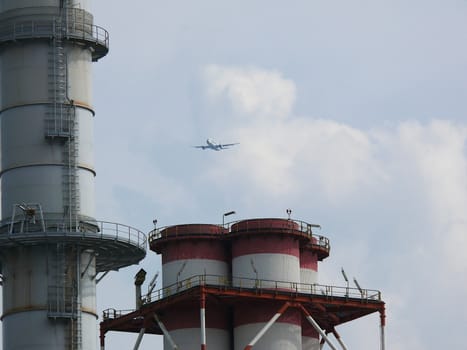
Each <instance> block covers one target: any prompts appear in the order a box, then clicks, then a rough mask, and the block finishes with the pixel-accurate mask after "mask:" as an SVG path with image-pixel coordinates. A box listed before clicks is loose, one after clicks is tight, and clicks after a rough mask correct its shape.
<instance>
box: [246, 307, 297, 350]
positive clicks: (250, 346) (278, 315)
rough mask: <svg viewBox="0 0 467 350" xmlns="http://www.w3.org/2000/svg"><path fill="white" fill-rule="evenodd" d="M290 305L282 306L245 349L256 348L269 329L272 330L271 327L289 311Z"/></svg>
mask: <svg viewBox="0 0 467 350" xmlns="http://www.w3.org/2000/svg"><path fill="white" fill-rule="evenodd" d="M289 305H290V304H289V303H288V302H287V303H285V304H284V305H282V307H281V308H280V309H279V310H278V311H277V313H276V314H275V315H274V316H273V317H272V318H271V319H270V320H269V322H268V323H266V325H265V326H264V327H263V328H262V329H261V330H260V331H259V332H258V334H256V336H255V337H254V338H253V340H252V341H250V343H249V344H248V345H247V346H246V347H245V350H250V349H251V348H252V347H253V346H255V344H256V343H257V342H258V340H260V339H261V337H262V336H263V335H264V333H266V332H267V331H268V329H269V328H271V326H272V325H273V324H274V322H276V321H277V319H278V318H279V317H281V316H282V314H283V313H284V312H285V310H287V308H288V307H289Z"/></svg>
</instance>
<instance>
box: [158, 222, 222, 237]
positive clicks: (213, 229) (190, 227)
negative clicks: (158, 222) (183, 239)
mask: <svg viewBox="0 0 467 350" xmlns="http://www.w3.org/2000/svg"><path fill="white" fill-rule="evenodd" d="M160 233H161V237H162V238H164V237H173V236H185V235H194V236H196V235H205V234H209V235H224V234H227V233H228V230H227V229H225V228H223V227H222V226H219V225H212V224H186V225H175V226H170V227H167V228H166V229H164V230H161V232H160Z"/></svg>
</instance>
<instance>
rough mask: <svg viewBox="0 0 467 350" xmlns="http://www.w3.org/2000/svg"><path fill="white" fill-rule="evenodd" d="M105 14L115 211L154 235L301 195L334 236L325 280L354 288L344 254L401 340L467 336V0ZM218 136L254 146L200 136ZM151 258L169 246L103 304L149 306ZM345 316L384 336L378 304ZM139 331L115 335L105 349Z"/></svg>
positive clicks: (446, 343)
mask: <svg viewBox="0 0 467 350" xmlns="http://www.w3.org/2000/svg"><path fill="white" fill-rule="evenodd" d="M93 13H94V16H95V23H96V24H98V25H100V26H102V27H104V28H106V29H107V30H108V31H109V33H110V52H109V55H108V56H107V57H105V58H103V59H102V60H100V61H99V62H98V63H96V64H94V65H93V71H94V86H93V90H94V91H93V96H94V108H95V111H96V117H95V145H94V146H95V160H96V161H95V163H96V170H97V177H96V208H97V218H98V219H100V220H108V221H116V222H121V223H124V224H127V225H130V226H134V227H136V228H138V229H140V230H142V231H144V232H149V231H150V230H151V229H152V228H153V224H152V220H153V219H157V220H158V225H160V226H167V225H174V224H184V223H213V224H219V223H221V222H222V214H223V213H225V212H227V211H231V210H235V211H236V215H235V216H233V217H229V218H232V220H240V219H247V218H256V217H282V218H286V217H287V214H286V209H287V208H290V209H292V218H294V219H297V220H304V221H306V222H311V223H316V224H320V225H321V226H322V229H321V230H320V231H319V232H318V233H319V234H320V235H324V236H326V237H328V238H329V239H330V241H331V255H330V257H329V258H328V259H326V260H325V261H323V262H322V263H321V265H320V267H319V268H320V278H319V282H320V283H322V284H335V285H345V282H344V280H343V278H342V275H341V273H340V269H341V267H343V268H344V269H345V271H346V273H347V275H349V277H351V278H352V277H356V278H357V279H358V281H359V283H360V284H361V285H362V287H364V288H369V289H378V290H381V292H382V296H383V299H384V301H385V302H386V308H387V329H386V345H387V348H388V349H391V350H403V349H411V350H419V349H423V350H435V349H436V350H437V349H440V348H442V349H460V348H464V347H465V345H464V344H465V339H464V338H465V337H464V332H465V329H466V327H467V306H466V302H465V299H463V298H465V297H466V296H467V278H466V275H467V255H466V254H465V248H466V247H467V214H466V213H467V102H466V101H467V98H466V93H467V46H466V45H465V43H466V42H467V2H466V1H465V0H443V1H440V0H423V1H421V0H410V1H407V0H391V1H389V0H371V1H370V0H354V1H342V0H327V1H319V0H315V1H299V0H292V1H287V2H285V1H276V0H269V1H261V0H249V1H245V0H238V1H235V2H233V1H229V2H227V1H219V0H217V1H214V0H212V1H210V0H198V1H192V2H188V1H185V2H180V1H160V0H152V1H147V0H141V1H138V2H136V3H131V5H130V6H129V4H128V2H123V1H121V0H99V1H95V2H94V3H93ZM208 137H210V138H214V139H215V140H217V141H220V142H223V143H231V142H239V143H240V145H238V146H235V147H234V148H232V149H230V150H228V151H223V152H212V151H202V150H197V149H194V148H192V146H193V145H199V144H203V143H204V142H205V140H206V139H207V138H208ZM140 268H144V269H145V270H146V271H148V275H149V276H152V275H154V274H155V273H156V272H157V271H160V270H161V261H160V256H157V255H156V254H155V253H154V252H151V251H149V252H148V254H147V257H146V258H145V259H144V260H143V261H142V262H141V263H140V265H139V266H132V267H128V268H125V269H122V270H120V271H119V272H111V273H109V274H108V275H107V276H106V277H105V278H104V279H103V280H102V281H101V282H100V283H99V285H98V309H99V312H101V311H102V310H103V309H106V308H116V309H130V308H133V307H134V286H133V276H134V274H135V273H136V272H137V271H138V270H139V269H140ZM143 288H146V287H145V286H143ZM338 331H339V332H340V333H341V336H342V339H343V340H344V342H345V343H346V344H347V346H348V348H349V349H362V350H370V349H371V350H374V349H378V348H379V317H378V315H377V314H375V315H371V316H368V317H365V318H363V319H361V320H358V321H355V322H351V323H349V324H346V325H343V326H340V327H339V328H338ZM135 339H136V335H131V334H119V333H115V332H110V333H108V334H107V337H106V346H107V347H106V348H107V349H109V350H111V349H123V348H130V347H131V346H133V344H134V342H135ZM140 349H142V350H146V349H153V350H154V349H162V338H161V337H160V336H151V335H147V336H145V337H144V339H143V342H142V345H141V347H140Z"/></svg>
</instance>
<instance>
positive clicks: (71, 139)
mask: <svg viewBox="0 0 467 350" xmlns="http://www.w3.org/2000/svg"><path fill="white" fill-rule="evenodd" d="M62 13H63V14H62V15H61V16H60V17H59V18H57V19H56V20H55V21H54V37H53V39H52V42H51V50H50V54H49V101H50V103H49V108H48V111H47V113H46V118H45V137H46V138H47V139H49V140H50V141H51V142H59V143H60V144H62V145H63V146H62V150H63V151H62V159H63V175H62V184H63V191H62V192H63V193H62V200H63V215H64V217H63V218H64V220H65V222H64V225H63V226H64V227H65V228H67V230H69V231H77V230H78V221H79V220H78V213H79V211H80V198H79V177H78V164H77V163H78V162H77V159H78V152H79V151H78V149H79V147H78V143H79V140H78V135H79V130H78V128H79V125H78V118H77V116H76V108H75V106H74V104H73V101H71V100H69V98H68V77H67V75H68V74H67V70H68V67H67V55H66V51H65V47H64V44H63V40H64V38H65V36H66V31H67V29H66V25H67V24H66V23H67V18H66V17H67V11H66V9H64V10H63V11H62Z"/></svg>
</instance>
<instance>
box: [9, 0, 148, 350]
mask: <svg viewBox="0 0 467 350" xmlns="http://www.w3.org/2000/svg"><path fill="white" fill-rule="evenodd" d="M89 5H90V1H89V0H71V1H68V0H34V1H32V0H0V78H1V87H0V89H1V100H0V127H1V170H0V180H1V197H2V198H1V222H0V259H1V269H2V271H1V272H2V284H3V315H2V320H3V349H5V350H16V349H21V350H27V349H34V350H39V349H43V350H46V349H47V350H51V349H52V350H54V349H67V350H68V349H73V350H80V349H86V350H92V349H96V346H97V329H96V319H97V315H96V297H95V296H96V274H97V273H99V272H105V271H108V270H111V269H118V268H120V267H123V266H128V265H130V264H133V263H136V262H138V261H139V260H140V259H142V258H143V257H144V255H145V236H144V235H143V234H142V233H141V232H139V231H138V230H135V229H133V228H130V227H128V226H125V225H120V224H116V223H108V222H100V221H97V220H96V219H95V217H94V216H95V213H94V177H95V170H94V164H93V162H94V161H93V137H94V135H93V118H94V111H93V109H92V103H91V91H92V89H91V63H92V62H93V61H97V60H99V59H100V58H102V57H104V56H105V55H106V54H107V52H108V42H109V41H108V40H109V38H108V33H107V31H106V30H104V29H103V28H101V27H98V26H96V25H95V24H94V22H93V16H92V14H91V13H90V12H89V11H90V10H89Z"/></svg>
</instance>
